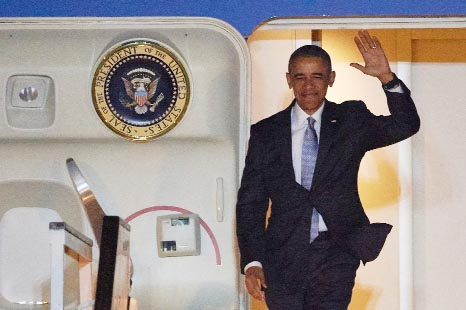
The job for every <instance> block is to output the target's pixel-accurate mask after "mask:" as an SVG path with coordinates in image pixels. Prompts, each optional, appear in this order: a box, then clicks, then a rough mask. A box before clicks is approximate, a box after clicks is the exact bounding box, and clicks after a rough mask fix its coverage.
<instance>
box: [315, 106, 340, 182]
mask: <svg viewBox="0 0 466 310" xmlns="http://www.w3.org/2000/svg"><path fill="white" fill-rule="evenodd" d="M339 127H340V120H339V119H338V113H337V105H336V104H335V103H333V102H330V101H327V102H326V103H325V106H324V111H323V112H322V124H321V126H320V139H319V153H318V154H317V162H316V168H315V171H314V179H313V181H312V189H314V188H315V187H317V186H318V185H319V184H320V183H321V182H322V181H323V180H325V179H326V176H327V174H328V173H329V172H330V171H331V170H332V168H333V164H331V161H329V159H330V156H329V150H330V149H331V147H332V145H333V143H334V142H335V140H336V138H337V132H338V129H339Z"/></svg>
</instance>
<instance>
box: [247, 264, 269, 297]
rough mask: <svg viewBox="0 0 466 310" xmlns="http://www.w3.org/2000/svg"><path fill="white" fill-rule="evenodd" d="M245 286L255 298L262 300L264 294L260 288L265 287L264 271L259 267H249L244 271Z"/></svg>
mask: <svg viewBox="0 0 466 310" xmlns="http://www.w3.org/2000/svg"><path fill="white" fill-rule="evenodd" d="M245 283H246V288H247V290H248V292H249V294H251V296H252V297H254V298H255V299H258V300H261V301H264V300H265V294H264V291H263V290H262V288H263V287H264V288H266V287H267V285H266V283H265V277H264V272H263V270H262V268H260V267H250V268H248V270H247V271H246V281H245Z"/></svg>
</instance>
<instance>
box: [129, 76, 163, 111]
mask: <svg viewBox="0 0 466 310" xmlns="http://www.w3.org/2000/svg"><path fill="white" fill-rule="evenodd" d="M156 76H157V74H156V73H155V72H152V71H150V70H148V69H145V68H139V69H135V70H132V71H130V72H128V79H126V78H125V77H122V78H121V79H122V80H123V83H124V85H125V91H126V95H127V97H129V98H130V100H127V98H121V99H120V102H121V103H122V104H123V105H124V106H125V107H127V108H131V109H132V108H134V111H135V112H136V113H137V114H140V115H142V114H145V113H146V112H147V111H148V110H150V111H151V112H154V111H155V108H156V107H157V106H158V105H159V103H160V102H161V101H162V100H163V99H164V98H165V95H164V94H163V92H160V93H159V94H158V96H157V97H156V98H155V100H153V98H154V96H155V94H156V93H157V85H158V83H159V81H160V76H158V77H156Z"/></svg>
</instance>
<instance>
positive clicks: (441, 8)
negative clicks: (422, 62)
mask: <svg viewBox="0 0 466 310" xmlns="http://www.w3.org/2000/svg"><path fill="white" fill-rule="evenodd" d="M324 15H326V16H378V15H397V16H399V15H406V16H425V15H434V16H443V15H463V16H466V0H446V1H439V0H435V1H434V0H411V1H409V0H407V1H401V0H345V1H343V0H301V1H296V0H293V1H266V0H256V1H227V0H224V1H208V0H196V1H182V0H171V1H157V0H153V1H137V0H131V1H130V0H113V1H111V0H100V1H99V0H79V1H71V0H42V1H30V0H0V17H76V16H98V17H100V16H102V17H114V16H208V17H215V18H219V19H222V20H224V21H226V22H228V23H230V24H231V25H233V26H234V27H235V28H236V29H237V30H238V31H240V32H241V33H242V34H243V35H245V36H247V35H249V34H250V33H251V31H252V30H253V29H254V28H255V27H256V26H257V25H258V24H260V23H261V22H263V21H264V20H267V19H269V18H271V17H278V16H281V17H284V16H324Z"/></svg>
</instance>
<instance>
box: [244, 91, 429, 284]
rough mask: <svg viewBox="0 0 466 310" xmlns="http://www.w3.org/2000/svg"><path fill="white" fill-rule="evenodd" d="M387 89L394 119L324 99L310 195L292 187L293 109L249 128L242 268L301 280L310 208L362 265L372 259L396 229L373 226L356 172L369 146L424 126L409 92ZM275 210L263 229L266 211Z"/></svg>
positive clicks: (275, 278)
mask: <svg viewBox="0 0 466 310" xmlns="http://www.w3.org/2000/svg"><path fill="white" fill-rule="evenodd" d="M402 87H403V90H404V93H403V94H401V93H391V92H385V93H386V96H387V102H388V107H389V110H390V113H391V115H390V116H375V115H373V114H372V113H371V112H370V111H369V110H368V109H367V108H366V106H365V104H364V103H363V102H362V101H347V102H343V103H341V104H335V103H333V102H329V101H326V102H325V106H324V111H323V113H322V124H321V131H320V140H319V152H318V157H317V162H316V168H315V172H314V179H313V182H312V187H311V189H310V191H307V190H306V189H304V188H303V187H302V186H301V185H300V184H298V183H296V182H295V176H294V170H293V163H292V154H291V152H292V151H291V108H292V106H293V104H294V102H293V103H292V104H291V105H290V106H289V107H288V108H287V109H285V110H283V111H281V112H279V113H277V114H275V115H273V116H271V117H269V118H267V119H265V120H262V121H260V122H258V123H257V124H255V125H253V126H251V135H250V140H249V148H248V153H247V156H246V164H245V168H244V171H243V176H242V180H241V186H240V189H239V192H238V201H237V207H236V208H237V209H236V212H237V214H236V215H237V238H238V244H239V249H240V254H241V270H242V271H243V269H244V266H245V265H246V264H248V263H250V262H252V261H259V262H261V263H262V265H263V266H264V272H265V275H266V280H267V283H268V284H269V286H270V284H271V283H283V284H290V283H292V282H296V281H299V279H300V275H301V274H302V273H303V269H302V268H303V266H304V265H305V262H306V257H307V256H308V255H309V252H308V249H309V229H310V224H311V223H310V221H311V212H312V208H316V209H317V210H318V211H319V213H320V214H321V215H322V217H323V219H324V221H325V223H326V225H327V227H328V230H329V233H330V235H331V236H332V238H334V239H335V240H336V241H338V242H339V243H341V244H342V245H344V246H347V248H348V251H349V252H351V253H352V254H353V255H355V256H356V257H358V258H359V259H361V260H362V261H363V262H367V261H370V260H372V259H375V257H376V256H377V255H378V253H379V251H380V249H381V247H382V245H383V243H384V241H385V237H386V235H387V234H388V232H389V231H390V228H391V226H389V225H387V224H380V225H373V226H369V224H370V222H369V219H368V218H367V216H366V214H365V212H364V209H363V207H362V205H361V201H360V199H359V194H358V188H357V177H358V169H359V164H360V162H361V159H362V158H363V156H364V154H365V153H366V152H367V151H369V150H372V149H375V148H379V147H383V146H387V145H390V144H393V143H396V142H398V141H401V140H403V139H406V138H408V137H410V136H411V135H413V134H414V133H416V132H417V131H418V130H419V126H420V121H419V117H418V114H417V111H416V108H415V106H414V102H413V101H412V99H411V96H410V91H409V90H408V89H407V88H406V86H405V85H404V84H403V83H402ZM269 201H270V202H271V204H272V209H271V210H272V212H271V216H270V218H269V221H268V226H267V228H265V218H266V212H267V209H268V206H269Z"/></svg>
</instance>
